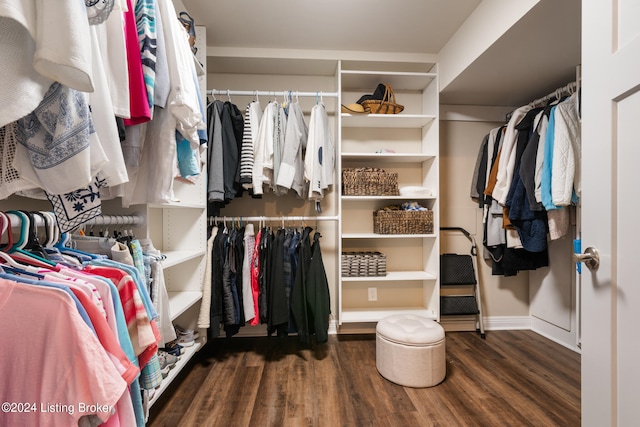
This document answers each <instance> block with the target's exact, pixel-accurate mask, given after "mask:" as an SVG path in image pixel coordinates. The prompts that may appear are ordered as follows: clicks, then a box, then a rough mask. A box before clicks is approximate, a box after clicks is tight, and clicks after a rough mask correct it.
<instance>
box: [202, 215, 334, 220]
mask: <svg viewBox="0 0 640 427" xmlns="http://www.w3.org/2000/svg"><path fill="white" fill-rule="evenodd" d="M209 219H211V220H213V221H233V220H242V221H337V220H338V216H337V215H335V216H211V217H209Z"/></svg>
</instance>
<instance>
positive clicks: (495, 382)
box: [148, 331, 580, 427]
mask: <svg viewBox="0 0 640 427" xmlns="http://www.w3.org/2000/svg"><path fill="white" fill-rule="evenodd" d="M446 340H447V341H446V349H447V376H446V378H445V380H444V382H442V383H441V384H439V385H437V386H435V387H431V388H423V389H412V388H407V387H402V386H398V385H395V384H393V383H391V382H389V381H387V380H385V379H384V378H382V377H381V376H380V374H378V372H377V370H376V356H375V350H376V346H375V336H374V335H349V336H343V335H339V336H335V335H333V336H330V339H329V343H327V344H325V345H314V346H313V347H310V346H304V345H301V344H299V343H298V340H297V338H296V337H288V338H283V339H281V338H275V337H272V338H262V337H260V338H239V337H234V338H231V339H230V340H227V339H220V340H215V341H213V342H209V343H208V344H207V346H206V347H205V348H203V349H202V350H201V351H200V353H199V354H198V355H197V356H196V358H195V360H194V362H193V363H192V364H191V366H188V367H187V368H186V372H184V373H183V374H182V375H181V377H180V378H179V380H177V381H176V384H175V385H174V384H172V385H171V387H170V388H169V389H168V390H167V391H166V392H165V394H164V395H163V396H162V397H161V399H160V400H159V401H158V402H157V403H156V404H155V405H154V406H153V407H152V408H151V409H152V410H151V417H150V419H149V423H148V426H149V427H160V426H171V427H175V426H180V427H191V426H194V427H195V426H198V427H201V426H234V427H235V426H252V427H262V426H278V427H279V426H332V427H333V426H394V427H397V426H446V427H451V426H492V427H493V426H535V427H543V426H553V427H556V426H562V427H568V426H579V425H580V355H579V354H577V353H574V352H573V351H571V350H568V349H567V348H565V347H563V346H561V345H558V344H556V343H554V342H552V341H550V340H548V339H546V338H544V337H541V336H540V335H538V334H536V333H534V332H531V331H489V332H488V333H487V338H486V340H483V339H481V338H480V336H479V335H476V334H475V333H473V332H447V335H446Z"/></svg>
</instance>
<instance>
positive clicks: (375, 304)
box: [338, 61, 440, 325]
mask: <svg viewBox="0 0 640 427" xmlns="http://www.w3.org/2000/svg"><path fill="white" fill-rule="evenodd" d="M339 78H340V91H341V103H342V104H348V103H352V102H356V101H357V100H358V99H359V97H360V96H362V95H363V94H371V93H373V91H374V90H375V88H376V86H377V85H378V83H388V84H390V85H391V87H392V88H393V89H394V92H395V95H396V102H397V103H399V104H402V105H404V106H405V108H404V110H403V111H402V112H401V113H400V114H346V113H342V114H341V115H340V131H341V138H340V145H339V147H340V154H339V159H340V167H341V169H345V168H349V167H364V166H371V167H380V168H382V169H384V170H385V171H387V172H396V173H398V182H399V186H400V187H403V186H421V187H426V188H428V189H430V190H431V195H430V196H427V197H425V196H422V197H404V196H341V197H340V218H341V219H340V225H339V227H340V239H339V240H340V245H339V247H340V251H341V252H343V251H347V252H348V251H379V252H382V253H384V254H385V256H386V258H387V274H386V276H375V277H341V278H340V281H339V316H338V318H339V319H338V320H339V324H340V325H345V324H349V323H370V322H377V321H379V320H380V319H381V318H383V317H385V316H387V315H390V314H395V313H400V312H402V313H415V314H419V315H422V316H426V317H429V318H432V319H434V320H439V317H440V313H439V312H440V309H439V306H440V296H439V284H438V278H439V268H440V260H439V257H440V253H439V252H440V251H439V232H438V230H439V209H438V189H439V183H438V179H439V178H438V173H439V171H438V154H439V148H438V144H439V138H438V79H437V66H436V65H435V64H403V63H383V62H378V63H377V62H366V63H361V62H357V61H342V62H341V64H340V72H339ZM380 150H390V151H393V152H382V153H380V152H377V151H380ZM340 176H341V174H340ZM403 201H418V202H419V203H420V204H422V205H423V206H426V207H428V208H430V209H432V210H433V211H434V232H433V233H431V234H402V235H386V234H376V233H373V211H375V210H376V209H379V208H382V207H384V206H387V205H391V204H400V203H402V202H403ZM371 288H375V290H372V289H371ZM372 295H373V297H372Z"/></svg>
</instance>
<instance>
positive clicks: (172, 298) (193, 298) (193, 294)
mask: <svg viewBox="0 0 640 427" xmlns="http://www.w3.org/2000/svg"><path fill="white" fill-rule="evenodd" d="M167 293H168V294H169V310H170V311H171V320H175V319H176V318H178V316H180V315H181V314H182V313H184V312H185V311H187V310H188V309H189V308H191V306H193V305H195V304H196V303H197V302H198V301H200V300H201V299H202V292H200V291H179V292H167Z"/></svg>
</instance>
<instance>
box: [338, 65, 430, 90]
mask: <svg viewBox="0 0 640 427" xmlns="http://www.w3.org/2000/svg"><path fill="white" fill-rule="evenodd" d="M341 76H342V90H352V91H364V92H367V91H369V92H371V91H373V90H374V89H375V88H376V86H377V85H378V83H380V82H384V83H386V84H388V85H390V86H391V87H392V88H393V89H394V90H395V91H405V90H407V91H409V90H411V91H421V90H423V89H424V88H425V87H427V86H429V84H431V82H432V81H433V79H435V78H436V76H437V75H436V74H435V73H423V72H405V71H400V72H396V71H371V70H367V71H364V70H342V73H341Z"/></svg>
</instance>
